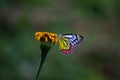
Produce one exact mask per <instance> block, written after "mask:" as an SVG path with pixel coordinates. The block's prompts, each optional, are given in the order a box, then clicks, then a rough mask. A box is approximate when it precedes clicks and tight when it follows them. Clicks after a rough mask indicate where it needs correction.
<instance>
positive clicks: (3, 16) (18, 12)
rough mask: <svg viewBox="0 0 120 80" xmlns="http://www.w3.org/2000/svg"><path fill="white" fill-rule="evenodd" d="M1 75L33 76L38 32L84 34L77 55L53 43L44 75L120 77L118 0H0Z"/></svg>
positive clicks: (46, 79) (51, 79) (6, 79)
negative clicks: (60, 48)
mask: <svg viewBox="0 0 120 80" xmlns="http://www.w3.org/2000/svg"><path fill="white" fill-rule="evenodd" d="M0 7H1V8H0V37H1V39H0V80H34V79H35V75H36V71H37V66H38V63H39V58H40V57H41V56H40V55H41V54H40V50H39V44H37V42H36V41H35V39H34V32H36V31H49V32H55V33H57V34H59V33H62V34H65V33H77V34H81V35H83V36H84V40H83V42H82V43H81V44H80V45H79V46H77V47H76V49H75V50H74V52H73V55H69V56H64V55H61V54H59V53H60V52H59V48H58V46H54V47H53V48H52V49H51V50H50V52H49V54H48V56H47V58H46V62H45V64H44V67H43V69H42V71H41V75H40V79H42V80H120V77H119V76H120V69H119V67H120V63H119V61H120V50H119V47H120V37H119V34H120V31H119V30H120V27H119V26H120V24H119V19H120V18H119V17H120V10H119V9H120V5H119V0H57V1H56V0H0Z"/></svg>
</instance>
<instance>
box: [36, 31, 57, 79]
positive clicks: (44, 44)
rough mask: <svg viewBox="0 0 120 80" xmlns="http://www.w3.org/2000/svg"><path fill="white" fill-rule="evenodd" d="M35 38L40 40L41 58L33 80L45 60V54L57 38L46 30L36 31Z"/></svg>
mask: <svg viewBox="0 0 120 80" xmlns="http://www.w3.org/2000/svg"><path fill="white" fill-rule="evenodd" d="M35 38H36V40H37V41H39V42H40V49H41V60H40V64H39V68H38V71H37V75H36V78H35V80H38V77H39V74H40V72H41V69H42V66H43V64H44V62H45V59H46V56H47V54H48V52H49V50H50V49H51V47H52V45H55V44H56V43H57V41H58V40H57V35H56V34H54V33H48V32H36V33H35Z"/></svg>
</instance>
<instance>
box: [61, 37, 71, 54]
mask: <svg viewBox="0 0 120 80" xmlns="http://www.w3.org/2000/svg"><path fill="white" fill-rule="evenodd" d="M59 44H60V51H61V53H63V54H70V53H71V52H72V44H71V43H70V42H69V40H68V39H67V38H64V37H63V36H61V38H60V40H59Z"/></svg>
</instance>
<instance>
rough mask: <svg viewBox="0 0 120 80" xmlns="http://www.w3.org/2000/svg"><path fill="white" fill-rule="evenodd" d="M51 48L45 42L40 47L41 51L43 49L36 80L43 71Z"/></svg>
mask: <svg viewBox="0 0 120 80" xmlns="http://www.w3.org/2000/svg"><path fill="white" fill-rule="evenodd" d="M50 48H51V46H50V44H49V43H45V42H43V43H42V44H41V45H40V49H41V61H40V64H39V68H38V71H37V75H36V78H35V80H38V76H39V74H40V72H41V69H42V66H43V64H44V62H45V58H46V56H47V54H48V51H49V50H50Z"/></svg>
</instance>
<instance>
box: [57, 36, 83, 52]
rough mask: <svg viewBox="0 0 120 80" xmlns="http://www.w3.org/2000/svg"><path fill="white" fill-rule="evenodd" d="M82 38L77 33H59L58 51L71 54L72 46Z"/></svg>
mask: <svg viewBox="0 0 120 80" xmlns="http://www.w3.org/2000/svg"><path fill="white" fill-rule="evenodd" d="M82 40H83V36H79V35H77V34H63V35H59V44H60V51H61V53H63V54H71V53H72V52H73V48H74V47H75V46H77V45H78V44H79V43H80V42H81V41H82Z"/></svg>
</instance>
